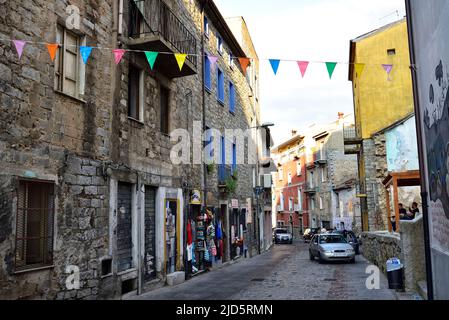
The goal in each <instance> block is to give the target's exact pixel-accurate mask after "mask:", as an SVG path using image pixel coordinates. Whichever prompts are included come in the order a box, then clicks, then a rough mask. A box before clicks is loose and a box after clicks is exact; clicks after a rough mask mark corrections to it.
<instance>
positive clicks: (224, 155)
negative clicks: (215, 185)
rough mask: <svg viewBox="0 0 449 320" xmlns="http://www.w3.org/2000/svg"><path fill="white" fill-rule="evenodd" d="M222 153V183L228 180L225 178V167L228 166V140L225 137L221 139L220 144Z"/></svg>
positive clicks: (220, 176) (220, 173)
mask: <svg viewBox="0 0 449 320" xmlns="http://www.w3.org/2000/svg"><path fill="white" fill-rule="evenodd" d="M220 146H221V147H220V153H221V161H220V172H219V178H220V181H222V182H223V181H224V180H225V179H226V177H225V168H226V167H225V165H226V140H225V137H223V136H222V137H221V143H220Z"/></svg>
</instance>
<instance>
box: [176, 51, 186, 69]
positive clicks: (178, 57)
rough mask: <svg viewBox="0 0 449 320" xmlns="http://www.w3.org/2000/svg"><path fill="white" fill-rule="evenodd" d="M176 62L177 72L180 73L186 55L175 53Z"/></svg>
mask: <svg viewBox="0 0 449 320" xmlns="http://www.w3.org/2000/svg"><path fill="white" fill-rule="evenodd" d="M175 58H176V61H177V62H178V66H179V71H182V67H183V66H184V63H185V62H186V59H187V55H186V54H184V53H175Z"/></svg>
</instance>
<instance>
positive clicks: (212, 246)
mask: <svg viewBox="0 0 449 320" xmlns="http://www.w3.org/2000/svg"><path fill="white" fill-rule="evenodd" d="M210 252H211V254H212V256H214V257H215V256H216V255H217V247H216V246H215V242H214V240H213V239H212V240H211V241H210Z"/></svg>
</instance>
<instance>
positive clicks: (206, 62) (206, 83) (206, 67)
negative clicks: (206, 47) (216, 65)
mask: <svg viewBox="0 0 449 320" xmlns="http://www.w3.org/2000/svg"><path fill="white" fill-rule="evenodd" d="M210 67H211V65H210V61H209V58H208V57H207V55H206V56H205V57H204V86H205V87H206V89H208V90H211V86H212V82H211V78H210V70H211V68H210Z"/></svg>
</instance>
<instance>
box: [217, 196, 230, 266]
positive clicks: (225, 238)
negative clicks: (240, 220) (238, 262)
mask: <svg viewBox="0 0 449 320" xmlns="http://www.w3.org/2000/svg"><path fill="white" fill-rule="evenodd" d="M227 212H228V206H227V205H225V204H222V205H221V207H220V214H219V219H220V221H221V227H222V228H221V230H222V241H221V243H220V244H221V245H222V248H220V249H219V250H221V251H222V261H223V262H226V261H228V257H227V252H228V244H229V239H230V233H228V224H227V219H226V214H227Z"/></svg>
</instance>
